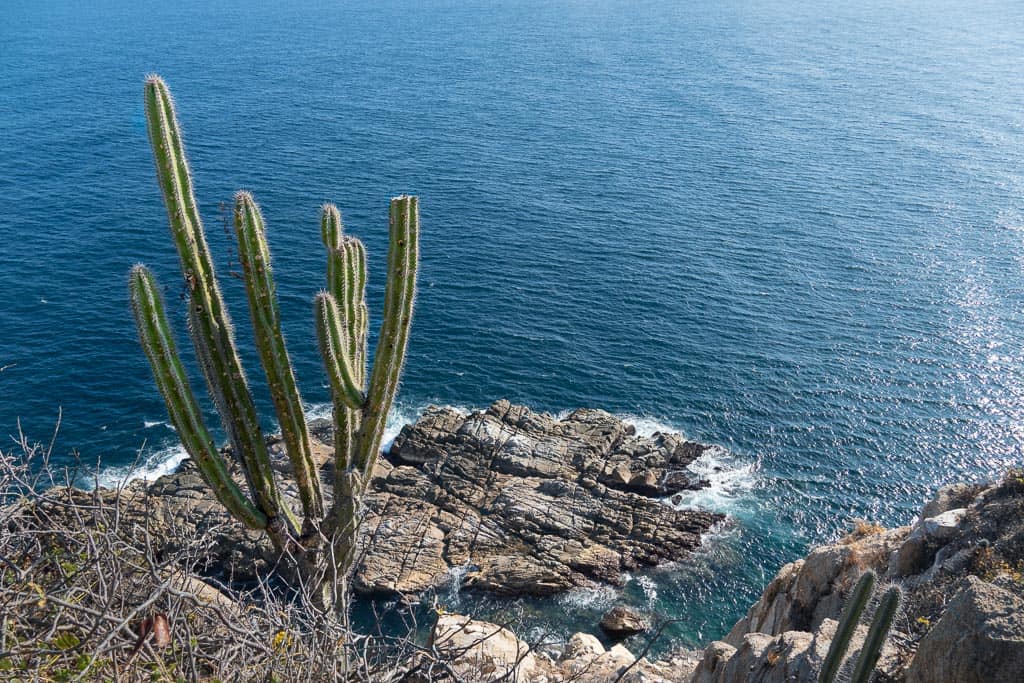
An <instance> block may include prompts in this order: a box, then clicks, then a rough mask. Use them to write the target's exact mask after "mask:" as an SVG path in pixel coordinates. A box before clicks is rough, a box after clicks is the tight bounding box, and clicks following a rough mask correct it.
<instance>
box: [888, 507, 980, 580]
mask: <svg viewBox="0 0 1024 683" xmlns="http://www.w3.org/2000/svg"><path fill="white" fill-rule="evenodd" d="M966 514H967V510H966V509H965V508H955V509H952V510H946V511H945V512H941V513H939V514H937V515H935V516H934V517H927V518H925V519H922V520H920V521H919V522H917V524H915V525H914V526H913V527H911V531H910V535H909V536H907V539H906V540H905V541H904V542H903V545H901V546H900V547H899V549H898V550H897V551H896V553H895V554H894V555H893V558H892V561H891V562H890V564H889V573H890V574H892V575H893V576H897V577H904V576H910V575H912V574H919V573H920V572H922V571H924V570H925V569H927V568H928V567H929V566H930V565H931V563H932V561H933V560H934V559H935V556H936V553H938V551H939V549H940V548H942V547H943V546H944V545H946V544H947V543H949V542H950V541H951V540H953V538H954V537H955V536H956V535H957V533H959V531H960V522H961V521H962V520H963V518H964V516H965V515H966Z"/></svg>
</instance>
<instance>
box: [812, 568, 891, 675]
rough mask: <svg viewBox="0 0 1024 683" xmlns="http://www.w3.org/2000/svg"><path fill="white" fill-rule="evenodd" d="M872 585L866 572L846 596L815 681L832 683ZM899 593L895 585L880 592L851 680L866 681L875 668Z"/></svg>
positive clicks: (869, 575) (871, 580) (840, 666)
mask: <svg viewBox="0 0 1024 683" xmlns="http://www.w3.org/2000/svg"><path fill="white" fill-rule="evenodd" d="M874 586H875V573H874V572H872V571H868V572H865V573H864V575H863V576H861V577H860V580H859V581H858V582H857V585H856V587H855V588H854V589H853V592H852V593H851V594H850V597H849V598H847V603H846V606H845V607H844V608H843V614H842V616H841V617H840V619H839V625H838V626H837V627H836V633H835V636H834V637H833V638H832V643H831V645H829V648H828V654H827V655H826V656H825V661H824V662H823V663H822V665H821V671H820V673H819V674H818V683H833V682H834V681H835V680H836V677H837V676H838V675H839V671H840V669H841V668H842V666H843V660H844V658H845V657H846V652H847V650H848V649H849V647H850V641H851V639H852V638H853V633H854V631H856V629H857V624H858V622H859V621H860V617H861V615H862V614H863V613H864V608H865V607H866V606H867V603H868V602H869V601H870V599H871V593H872V590H873V589H874ZM901 595H902V594H901V592H900V589H899V588H898V587H896V586H892V587H890V588H889V589H888V590H886V591H885V593H884V594H883V595H882V598H881V600H880V601H879V603H878V607H877V608H876V609H875V613H874V615H873V617H872V619H871V626H870V627H869V628H868V634H867V637H866V638H865V639H864V644H863V645H862V646H861V649H860V655H859V656H858V658H857V664H856V667H855V669H854V672H853V675H852V677H851V678H850V682H851V683H869V681H870V680H871V674H872V673H874V671H875V665H876V664H877V663H878V658H879V657H880V656H881V654H882V647H883V646H884V645H885V639H886V638H887V637H888V635H889V629H890V628H891V627H892V623H893V620H894V619H895V618H896V613H897V611H898V610H899V606H900V598H901Z"/></svg>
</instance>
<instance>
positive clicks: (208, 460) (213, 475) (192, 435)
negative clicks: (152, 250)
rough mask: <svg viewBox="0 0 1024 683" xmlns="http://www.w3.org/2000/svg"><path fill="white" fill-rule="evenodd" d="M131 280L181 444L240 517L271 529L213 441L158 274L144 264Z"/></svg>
mask: <svg viewBox="0 0 1024 683" xmlns="http://www.w3.org/2000/svg"><path fill="white" fill-rule="evenodd" d="M129 285H130V293H131V300H132V311H133V313H134V315H135V324H136V326H137V327H138V330H139V338H140V340H141V341H142V347H143V349H144V350H145V352H146V356H147V357H148V358H149V363H150V365H151V366H152V368H153V376H154V377H155V378H156V384H157V388H158V389H159V390H160V394H161V395H162V396H163V398H164V403H166V404H167V413H168V415H169V416H170V418H171V423H172V424H173V425H174V429H175V430H177V432H178V436H179V438H180V439H181V443H182V445H183V446H184V447H185V450H186V451H187V452H188V454H189V455H190V456H191V457H192V459H193V460H194V461H195V462H196V465H197V466H198V467H199V471H200V473H201V474H202V476H203V479H204V480H205V481H206V483H207V484H208V485H209V486H210V488H211V489H212V490H213V493H214V496H216V498H217V500H218V501H220V502H221V504H222V505H224V507H225V508H227V510H228V511H229V512H230V513H231V514H232V515H234V516H235V518H237V519H238V520H239V521H241V522H242V523H243V524H245V525H246V526H248V527H250V528H252V529H263V528H266V526H267V516H266V515H265V514H263V512H261V511H260V510H259V509H257V508H256V507H255V506H254V505H253V504H252V503H251V502H250V501H249V499H248V498H246V496H245V494H244V493H242V491H241V489H239V488H238V485H237V484H235V482H234V480H233V479H231V476H230V475H229V474H228V471H227V467H226V466H225V464H224V461H223V459H222V458H221V456H220V454H219V453H218V452H217V449H216V447H215V446H214V445H213V438H212V437H211V436H210V432H209V431H208V430H207V429H206V425H205V423H204V422H203V416H202V413H201V412H200V410H199V405H198V402H197V401H196V398H195V395H194V394H193V393H192V388H191V387H190V386H189V381H188V376H187V375H186V374H185V369H184V368H183V367H182V364H181V359H180V357H179V356H178V350H177V347H176V345H175V343H174V337H173V336H172V335H171V330H170V326H169V325H168V323H167V315H166V313H165V312H164V305H163V300H162V298H161V297H160V293H159V290H158V288H157V285H156V281H155V279H154V278H153V274H152V273H150V272H149V270H148V269H147V268H146V267H145V266H142V265H137V266H135V267H134V268H132V272H131V276H130V278H129Z"/></svg>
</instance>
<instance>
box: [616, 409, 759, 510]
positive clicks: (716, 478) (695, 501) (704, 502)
mask: <svg viewBox="0 0 1024 683" xmlns="http://www.w3.org/2000/svg"><path fill="white" fill-rule="evenodd" d="M617 417H618V418H619V419H620V420H622V421H623V422H627V423H629V424H631V425H633V426H634V427H635V428H636V433H637V436H642V437H646V438H651V437H653V436H654V435H655V434H659V433H661V434H678V435H679V436H682V437H683V438H686V435H685V434H683V432H682V430H680V429H678V428H676V427H674V426H672V425H671V424H668V423H666V422H662V421H660V420H657V419H654V418H651V417H648V416H642V415H630V414H625V415H618V416H617ZM687 469H688V470H690V471H691V472H693V473H694V474H695V475H697V476H698V477H699V478H701V479H704V480H707V481H708V482H710V484H711V485H710V486H708V487H706V488H703V489H700V490H699V491H683V492H681V493H679V494H678V497H677V496H673V497H672V499H673V500H674V501H675V502H674V503H673V505H674V507H675V508H676V509H678V510H682V509H694V508H697V509H703V510H711V511H713V512H725V513H733V514H735V513H737V512H740V511H742V510H743V509H744V508H745V502H746V501H748V500H750V498H751V492H752V491H753V489H754V487H755V486H756V484H757V463H755V462H751V461H748V460H743V459H741V458H738V457H736V456H735V455H733V454H732V453H730V452H729V451H727V450H726V449H725V448H722V447H721V446H717V445H712V447H711V448H709V449H708V450H706V451H704V453H703V454H702V455H701V456H700V457H699V458H697V459H696V460H694V461H693V462H692V463H690V464H689V465H688V466H687Z"/></svg>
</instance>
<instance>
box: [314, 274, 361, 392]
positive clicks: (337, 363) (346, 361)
mask: <svg viewBox="0 0 1024 683" xmlns="http://www.w3.org/2000/svg"><path fill="white" fill-rule="evenodd" d="M315 308H316V335H317V339H318V341H319V342H320V355H321V356H322V357H323V360H324V367H326V368H327V375H328V378H329V379H330V381H331V389H332V392H333V394H334V397H335V409H337V408H338V407H339V405H338V404H339V400H340V402H341V403H342V404H344V406H345V407H348V408H359V407H360V406H362V405H363V401H364V400H365V397H364V395H363V391H362V389H361V388H360V387H359V384H358V382H357V381H356V375H355V369H354V368H353V367H352V361H351V359H350V358H349V356H348V353H346V349H347V348H348V340H347V338H346V337H347V336H348V332H347V330H346V329H345V326H344V325H343V324H342V321H341V311H340V310H338V304H337V302H336V301H335V299H334V297H333V296H332V295H331V294H330V292H320V294H318V295H317V297H316V301H315Z"/></svg>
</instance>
